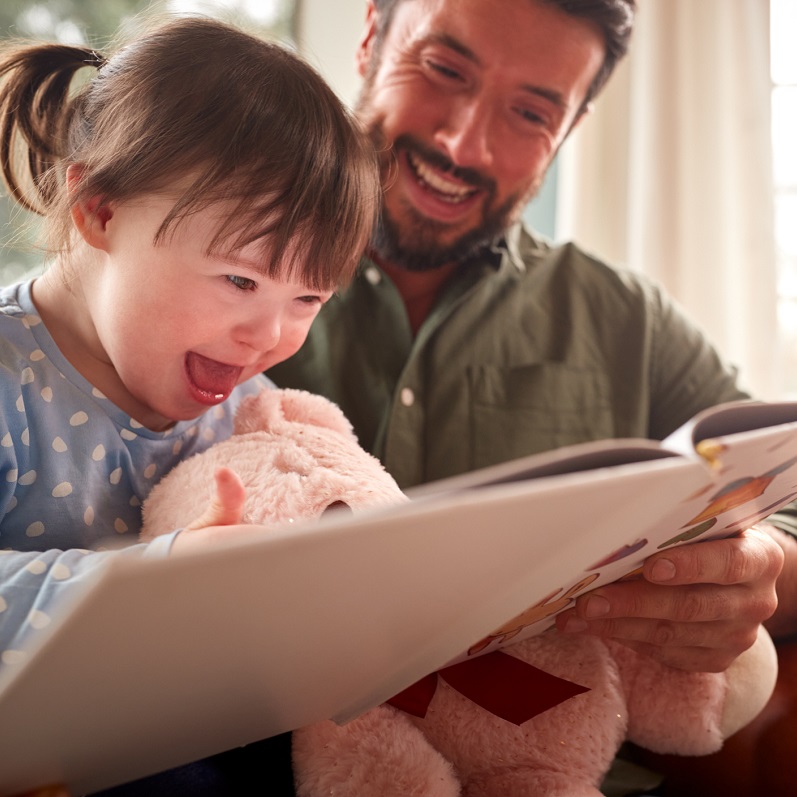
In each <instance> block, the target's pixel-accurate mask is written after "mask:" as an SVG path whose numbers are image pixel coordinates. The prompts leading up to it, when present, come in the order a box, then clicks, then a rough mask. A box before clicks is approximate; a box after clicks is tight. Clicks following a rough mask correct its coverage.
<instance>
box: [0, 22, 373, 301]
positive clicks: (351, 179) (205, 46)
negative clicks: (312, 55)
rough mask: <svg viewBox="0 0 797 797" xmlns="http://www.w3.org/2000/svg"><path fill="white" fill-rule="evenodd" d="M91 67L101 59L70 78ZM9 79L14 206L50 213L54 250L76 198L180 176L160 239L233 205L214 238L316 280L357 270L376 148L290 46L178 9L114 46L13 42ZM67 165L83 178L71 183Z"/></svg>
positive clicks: (3, 168) (142, 188) (321, 285)
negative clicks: (112, 49)
mask: <svg viewBox="0 0 797 797" xmlns="http://www.w3.org/2000/svg"><path fill="white" fill-rule="evenodd" d="M86 66H91V67H93V68H95V69H97V70H98V71H97V73H96V75H94V76H93V77H92V79H91V80H89V81H87V82H85V83H84V84H83V85H82V86H80V87H78V88H75V84H76V83H77V82H78V81H77V80H75V76H76V73H77V72H78V71H79V70H81V68H83V67H86ZM0 78H2V80H3V83H2V85H0V172H2V177H3V180H4V182H5V183H6V186H7V187H8V190H9V192H10V193H11V195H12V196H13V197H14V198H15V199H16V200H17V201H18V202H19V203H20V204H21V205H23V206H24V207H27V208H28V209H30V210H33V211H34V212H36V213H39V214H41V215H44V216H47V217H48V221H49V223H50V243H51V248H53V250H54V251H56V252H65V251H68V250H69V244H70V240H71V229H72V228H71V219H70V209H71V207H72V205H74V204H75V203H76V202H78V201H81V200H86V199H89V198H92V197H99V198H100V206H102V205H103V204H107V203H111V202H120V201H126V200H129V199H132V198H134V197H137V196H140V195H142V194H146V193H153V192H168V191H176V188H175V183H177V182H178V181H182V182H181V186H183V190H182V191H181V192H180V193H179V194H178V195H177V197H176V201H175V204H174V206H173V208H172V210H171V211H170V213H169V214H168V215H167V216H166V218H165V219H164V221H163V224H162V225H161V227H160V229H159V230H158V233H157V234H156V236H155V240H156V242H158V241H161V240H163V239H164V238H165V236H166V235H167V234H168V233H169V231H170V230H172V229H173V227H174V225H175V224H177V223H179V221H180V220H181V219H182V218H185V217H186V216H188V215H190V214H192V213H194V212H196V211H198V210H201V209H203V208H207V207H209V206H210V205H212V204H214V203H216V202H225V203H227V204H226V205H225V207H226V208H228V215H227V218H226V220H225V222H224V224H222V225H221V226H220V229H219V232H218V233H217V235H216V236H215V237H214V239H213V241H212V243H211V245H210V249H211V250H218V249H221V248H224V249H225V251H226V252H228V253H232V252H234V251H235V250H236V249H237V248H239V247H241V246H244V245H247V244H250V243H253V242H260V243H262V245H263V253H264V255H265V256H266V264H265V265H264V271H265V272H266V273H267V274H268V275H269V276H271V277H279V276H280V275H282V274H283V273H284V272H283V271H282V269H284V268H287V269H288V270H289V273H290V275H291V276H292V277H298V278H299V279H302V280H303V281H305V282H306V283H307V284H308V285H310V286H312V287H313V288H314V289H325V290H328V289H332V288H335V287H337V286H338V285H340V284H342V283H345V282H346V281H347V280H348V279H349V278H350V276H351V274H352V273H353V272H354V269H355V268H356V264H357V261H358V259H359V256H360V254H361V253H362V251H363V249H364V247H365V245H366V243H367V240H368V238H369V236H370V233H371V231H372V227H373V221H374V216H375V213H376V208H377V205H378V200H379V179H378V171H377V167H376V159H375V155H374V153H373V148H372V145H370V143H369V142H368V141H367V139H366V138H365V136H364V135H363V134H362V132H361V131H360V130H359V128H358V127H357V125H356V122H355V121H354V120H353V118H352V117H351V115H350V114H349V113H348V112H347V111H346V110H345V108H344V107H343V105H342V104H341V102H340V101H339V100H338V99H337V97H336V96H335V95H334V93H333V92H332V90H331V89H330V88H329V86H327V84H326V83H325V82H324V81H323V80H322V78H321V77H320V76H319V75H318V74H317V73H316V72H315V71H314V70H313V69H312V68H311V67H310V66H309V65H307V64H306V63H305V62H304V61H302V60H301V59H300V58H299V57H298V56H296V55H295V54H293V53H291V52H289V51H288V50H287V49H285V48H284V47H282V46H280V45H277V44H274V43H270V42H266V41H263V40H261V39H258V38H256V37H254V36H251V35H249V34H247V33H245V32H243V31H241V30H238V29H237V28H234V27H232V26H230V25H228V24H225V23H222V22H219V21H217V20H212V19H205V18H199V17H184V18H174V19H170V20H168V21H166V22H159V23H158V24H157V25H155V26H154V27H152V28H151V29H149V30H148V31H146V32H144V33H142V34H141V35H140V36H139V37H138V38H137V39H135V40H133V41H132V42H131V43H130V44H128V45H127V46H126V47H123V48H121V49H119V50H118V51H117V52H116V53H115V54H113V55H111V56H110V57H108V58H106V57H105V56H103V55H100V54H98V53H97V52H95V51H94V50H92V49H90V48H87V47H74V46H67V45H59V44H39V45H36V44H27V45H16V46H14V47H13V48H11V49H10V50H9V51H7V52H5V53H4V54H2V55H0ZM70 164H80V166H81V179H80V181H79V184H78V187H77V189H76V190H75V191H72V192H67V190H66V185H65V171H66V167H67V166H68V165H70ZM186 178H189V183H188V185H187V187H186V186H185V181H186ZM30 181H32V185H33V190H26V188H25V185H26V184H27V183H28V182H30Z"/></svg>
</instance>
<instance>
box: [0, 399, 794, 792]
mask: <svg viewBox="0 0 797 797" xmlns="http://www.w3.org/2000/svg"><path fill="white" fill-rule="evenodd" d="M410 496H411V498H413V500H412V501H410V502H409V503H407V504H402V505H399V506H397V507H394V508H390V509H382V510H378V511H373V512H367V513H361V514H359V515H356V516H349V517H347V518H342V517H341V516H339V515H337V516H336V515H335V514H334V513H333V514H331V515H329V516H326V518H325V519H323V520H322V521H320V522H317V523H314V524H307V525H301V526H299V527H298V528H297V527H289V528H284V529H276V530H273V531H269V533H268V535H264V537H263V539H261V540H257V541H255V542H250V543H246V544H236V545H230V546H229V547H226V548H223V549H220V550H217V551H212V552H211V551H203V552H201V553H196V554H192V555H190V556H188V555H186V556H182V557H174V558H172V559H164V560H156V559H152V560H130V559H129V558H127V557H119V558H118V559H117V560H116V561H113V562H112V563H111V564H110V565H109V566H108V567H107V568H106V569H104V570H103V571H102V572H100V573H98V574H97V577H96V578H95V579H94V580H93V581H91V582H90V583H88V584H86V586H85V589H84V590H83V591H82V593H81V594H80V595H78V596H77V597H76V598H75V599H74V600H73V601H72V603H71V604H70V605H69V606H65V607H64V611H63V613H62V615H61V616H60V618H57V621H56V622H53V623H51V625H50V627H49V628H48V629H47V631H46V632H43V636H42V638H41V639H40V641H39V643H38V644H37V646H36V647H35V648H33V649H32V650H31V651H30V652H29V655H28V657H27V658H26V660H25V661H24V663H21V664H19V665H16V666H13V667H7V668H6V669H5V670H4V671H2V673H0V795H8V794H13V793H15V792H20V791H23V790H25V789H29V788H32V787H35V786H39V785H42V784H45V783H52V782H60V783H66V785H67V786H69V787H70V789H71V790H72V792H73V793H74V794H81V793H85V792H89V791H95V790H98V789H101V788H106V787H109V786H112V785H115V784H118V783H121V782H125V781H128V780H132V779H135V778H138V777H142V776H145V775H148V774H152V773H154V772H157V771H160V770H163V769H167V768H169V767H173V766H177V765H179V764H182V763H186V762H189V761H192V760H195V759H198V758H201V757H203V756H206V755H209V754H212V753H214V752H219V751H221V750H224V749H228V748H232V747H235V746H237V745H241V744H246V743H248V742H252V741H255V740H257V739H261V738H264V737H266V736H270V735H273V734H277V733H281V732H284V731H287V730H292V729H293V728H296V727H299V726H301V725H305V724H308V723H311V722H315V721H317V720H320V719H324V718H330V717H331V718H334V719H336V720H338V721H346V720H348V719H351V718H353V717H355V716H357V715H358V714H359V713H361V712H363V711H365V710H367V709H369V708H371V707H373V706H374V705H377V704H379V703H381V702H383V701H385V700H387V699H388V698H390V697H392V696H393V695H395V694H396V693H397V692H400V691H402V690H403V689H405V688H406V687H407V686H409V685H410V684H412V683H414V682H415V681H416V680H418V679H419V678H421V677H422V676H424V675H426V674H427V673H430V672H433V671H435V670H437V669H440V668H441V667H444V666H445V665H447V664H450V663H453V662H457V661H460V660H463V659H466V658H468V656H473V655H479V654H481V653H486V652H489V651H491V650H494V649H496V648H497V647H500V646H502V645H505V644H511V643H512V642H514V641H517V640H519V639H521V638H523V636H525V635H528V634H532V633H539V632H540V631H541V630H543V629H544V628H546V627H548V626H549V625H550V624H551V623H552V622H553V621H552V618H553V615H554V614H555V613H556V612H557V611H561V610H562V609H563V608H566V607H567V606H569V605H571V604H572V601H573V600H574V599H575V597H576V596H577V595H579V594H581V593H582V592H584V591H586V590H588V589H592V588H594V587H596V586H598V585H600V584H603V583H605V582H606V581H609V580H615V579H618V578H623V577H629V575H630V576H631V577H633V574H634V572H635V571H636V570H637V569H638V568H639V566H640V565H641V563H642V562H643V561H644V558H645V557H647V556H648V555H650V554H651V553H653V552H656V551H658V550H662V549H666V548H667V547H669V546H672V545H681V544H688V543H689V542H692V541H695V540H705V539H708V538H710V537H715V536H719V535H729V534H734V533H737V532H738V531H740V530H742V529H744V528H747V527H749V526H751V525H753V524H754V523H755V522H756V521H757V520H760V519H762V518H764V517H766V516H767V515H769V514H771V513H773V512H775V511H777V510H778V509H780V508H781V507H783V506H784V505H785V504H787V503H789V502H790V501H792V500H793V499H795V498H796V497H797V403H779V404H762V403H754V402H739V403H733V404H728V405H723V406H720V407H717V408H714V409H712V410H708V411H706V412H704V413H702V414H700V415H699V416H698V417H697V418H695V419H694V420H692V421H691V422H689V423H688V424H686V425H685V426H684V427H683V428H682V429H680V430H678V431H677V432H676V433H675V434H673V435H672V436H671V437H670V438H668V439H667V440H666V441H664V442H663V443H656V442H652V441H646V440H608V441H602V442H595V443H586V444H583V445H577V446H570V447H567V448H563V449H559V450H557V451H554V452H551V453H548V454H543V455H535V456H531V457H527V458H524V459H520V460H517V461H515V462H510V463H506V464H503V465H498V466H495V467H493V468H488V469H484V470H482V471H478V472H475V473H471V474H467V475H464V476H460V477H455V478H452V479H447V480H445V481H441V482H438V483H436V484H432V485H427V486H426V487H422V488H417V489H415V490H412V491H410ZM529 607H531V608H529ZM122 629H124V630H122ZM185 629H192V631H191V632H190V633H185Z"/></svg>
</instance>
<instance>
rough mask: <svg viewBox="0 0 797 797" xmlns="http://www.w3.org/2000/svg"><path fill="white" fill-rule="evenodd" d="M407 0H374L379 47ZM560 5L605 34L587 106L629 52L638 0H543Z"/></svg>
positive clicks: (567, 11) (560, 7) (562, 9)
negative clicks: (397, 9)
mask: <svg viewBox="0 0 797 797" xmlns="http://www.w3.org/2000/svg"><path fill="white" fill-rule="evenodd" d="M403 1H404V0H373V4H374V8H376V10H377V11H378V12H379V21H378V26H379V27H378V28H377V46H378V45H379V42H381V40H382V38H383V37H384V36H385V34H386V33H387V31H388V29H389V28H390V23H391V22H392V19H393V13H394V12H395V10H396V6H398V5H399V3H401V2H403ZM542 2H545V3H549V4H550V5H553V6H556V7H557V8H559V9H560V10H561V11H564V12H565V14H570V16H573V17H579V18H581V19H585V20H587V21H589V22H592V23H593V24H594V25H596V26H597V27H598V28H599V29H600V32H601V33H602V34H603V40H604V42H605V44H606V55H605V57H604V59H603V65H602V66H601V68H600V69H599V70H598V74H597V75H596V76H595V78H594V79H593V81H592V84H591V85H590V87H589V88H588V89H587V96H586V97H585V98H584V103H583V105H584V106H586V105H587V103H589V102H591V101H592V100H593V99H594V98H595V97H596V96H597V94H598V92H599V91H600V90H601V89H602V88H603V86H604V84H605V83H606V81H607V80H608V79H609V77H610V76H611V74H612V72H613V71H614V68H615V66H617V62H618V61H619V60H620V59H621V58H622V57H623V56H624V55H625V54H626V53H627V52H628V45H629V42H630V39H631V33H632V31H633V28H634V15H635V13H636V0H542Z"/></svg>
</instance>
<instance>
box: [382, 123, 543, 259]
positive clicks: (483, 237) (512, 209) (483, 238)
mask: <svg viewBox="0 0 797 797" xmlns="http://www.w3.org/2000/svg"><path fill="white" fill-rule="evenodd" d="M369 134H370V136H371V139H372V140H373V142H374V144H375V145H376V147H377V151H378V152H380V153H381V154H380V160H381V169H382V184H383V186H384V185H387V184H389V181H390V170H391V167H393V165H394V162H395V158H396V157H397V156H398V155H399V153H408V152H413V153H417V155H418V156H419V157H420V158H422V159H423V161H424V162H426V163H428V164H430V165H433V166H435V167H437V168H439V169H441V170H442V171H445V172H447V173H448V174H451V175H452V176H454V177H456V178H458V179H460V180H462V181H464V182H465V183H467V184H468V185H471V186H473V187H474V188H477V189H479V190H481V191H483V192H484V194H485V199H484V203H483V208H484V210H483V214H482V219H481V222H480V223H479V224H478V225H477V226H476V227H474V228H473V229H471V230H468V231H466V232H464V233H463V234H462V235H460V236H459V237H458V238H455V239H453V240H450V241H447V242H445V243H443V242H442V239H444V236H445V235H446V234H447V232H448V230H449V225H447V224H444V223H443V222H439V221H436V220H435V219H430V218H427V217H426V216H423V215H422V214H420V213H418V212H417V211H416V210H415V209H414V208H412V207H409V206H407V207H405V209H404V220H403V221H402V222H401V223H399V222H398V221H397V220H396V219H395V218H393V217H392V216H391V214H390V212H389V211H388V209H387V207H386V205H385V203H383V204H382V210H381V213H380V216H379V220H378V223H377V226H376V229H375V232H374V235H373V237H372V239H371V247H372V251H373V254H374V255H375V256H376V257H377V258H378V259H380V260H382V261H384V262H386V263H390V264H392V265H395V266H398V267H399V268H404V269H406V270H407V271H431V270H433V269H436V268H440V267H441V266H443V265H445V264H447V263H453V262H464V261H466V260H470V259H471V258H473V257H475V256H476V255H478V254H479V253H480V252H482V251H484V250H485V249H486V248H488V247H490V246H492V245H493V244H495V243H496V242H497V241H498V240H500V238H501V237H502V236H503V234H504V232H505V231H506V229H507V228H508V227H509V226H510V225H511V224H513V223H514V222H515V221H516V220H517V219H518V217H519V216H520V213H521V211H522V209H523V207H524V206H525V204H526V202H528V201H529V200H530V199H531V197H532V196H533V195H534V194H535V193H536V192H537V189H538V188H539V184H540V182H541V180H540V181H537V182H535V184H534V185H533V186H532V187H531V189H530V190H529V191H528V192H527V193H526V194H525V195H524V196H522V197H521V196H520V195H518V194H513V195H512V196H510V197H508V198H507V199H506V200H505V201H504V202H503V203H502V204H501V205H499V206H498V207H493V205H494V202H495V194H496V186H495V181H494V180H492V179H491V178H489V177H486V176H485V175H483V174H481V173H480V172H478V171H476V170H474V169H461V168H458V167H456V166H454V164H453V163H451V161H450V160H448V158H446V157H445V156H444V155H442V154H441V153H440V152H438V151H437V150H432V149H429V148H428V147H426V146H424V145H423V144H421V143H420V142H419V141H417V140H416V139H414V138H413V137H412V136H409V135H403V136H399V137H398V138H397V139H396V141H395V142H393V146H392V147H388V146H387V145H386V142H385V140H384V136H383V134H382V132H381V129H380V127H379V125H378V124H376V123H375V124H372V125H371V127H370V129H369Z"/></svg>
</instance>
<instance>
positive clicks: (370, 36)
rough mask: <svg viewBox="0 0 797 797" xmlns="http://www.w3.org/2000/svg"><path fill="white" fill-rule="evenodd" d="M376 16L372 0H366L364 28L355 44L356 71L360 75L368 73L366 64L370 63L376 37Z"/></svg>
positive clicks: (363, 75)
mask: <svg viewBox="0 0 797 797" xmlns="http://www.w3.org/2000/svg"><path fill="white" fill-rule="evenodd" d="M376 16H377V10H376V9H375V8H374V4H373V0H368V4H367V6H366V10H365V29H364V30H363V33H362V36H361V37H360V43H359V44H358V45H357V53H356V55H355V63H356V65H357V73H358V74H359V75H360V77H365V75H366V74H367V73H368V66H369V64H370V63H371V56H372V55H373V50H374V38H375V37H376Z"/></svg>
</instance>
